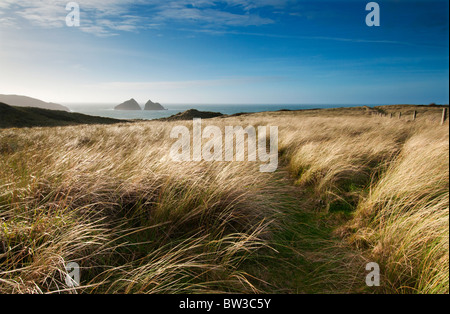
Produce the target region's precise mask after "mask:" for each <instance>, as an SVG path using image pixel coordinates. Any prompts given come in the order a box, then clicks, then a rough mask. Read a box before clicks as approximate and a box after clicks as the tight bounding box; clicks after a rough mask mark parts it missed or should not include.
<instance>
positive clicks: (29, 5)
mask: <svg viewBox="0 0 450 314" xmlns="http://www.w3.org/2000/svg"><path fill="white" fill-rule="evenodd" d="M285 2H287V1H284V0H262V1H253V0H250V1H244V0H225V1H221V2H217V1H214V0H197V1H192V0H109V1H103V0H78V1H76V3H78V4H79V5H80V8H81V27H80V30H82V31H84V32H87V33H93V34H95V35H98V36H111V35H116V34H117V33H118V32H136V31H139V30H140V29H143V28H155V27H162V26H164V25H169V24H171V23H174V22H179V23H189V24H195V25H198V26H201V27H205V28H222V27H228V26H259V25H266V24H272V23H274V21H273V20H271V19H270V18H267V17H262V16H260V15H259V14H258V13H257V12H256V11H255V10H256V9H258V8H263V7H267V6H272V7H277V8H278V7H280V6H282V5H283V4H284V3H285ZM67 3H68V1H67V0H22V1H13V0H2V2H0V14H2V13H3V14H8V16H9V19H8V21H6V20H5V23H2V25H1V26H0V27H3V28H5V27H14V26H17V25H18V24H20V22H21V21H24V20H25V21H28V22H29V23H31V24H32V25H33V26H36V27H42V28H61V27H65V17H66V15H67V13H68V12H67V11H66V9H65V8H66V4H67ZM141 9H142V10H141ZM6 22H7V23H6Z"/></svg>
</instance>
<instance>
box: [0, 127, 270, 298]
mask: <svg viewBox="0 0 450 314" xmlns="http://www.w3.org/2000/svg"><path fill="white" fill-rule="evenodd" d="M168 132H170V128H169V127H168V125H167V124H165V125H163V124H158V123H155V124H145V123H142V124H135V125H118V126H110V127H105V126H101V127H100V126H99V127H67V128H51V129H47V128H44V129H39V128H38V129H33V130H32V131H31V132H30V131H28V130H6V131H3V132H2V134H1V136H2V138H1V139H2V140H3V139H5V138H6V139H8V141H9V142H8V143H10V142H11V138H14V145H11V144H8V147H10V146H12V147H14V148H13V149H8V150H6V149H5V150H4V151H3V153H2V155H1V160H0V163H1V164H0V169H2V171H1V172H0V174H1V175H0V187H1V194H0V219H1V220H2V221H1V229H0V230H1V233H0V242H1V245H0V278H1V280H0V291H1V292H13V293H14V292H19V293H22V292H38V293H41V292H42V293H52V292H58V291H67V290H68V287H66V286H65V281H64V278H65V273H66V272H65V270H64V265H65V264H66V263H67V262H69V261H75V262H77V263H79V264H80V266H81V268H82V269H81V274H82V282H83V286H81V287H79V288H78V289H77V290H78V291H79V292H108V293H113V292H130V293H131V292H136V293H180V292H191V293H192V292H200V291H201V292H256V288H254V286H253V284H252V283H251V282H250V280H249V279H248V278H250V277H249V276H248V275H247V274H245V273H243V272H241V271H239V269H238V268H239V265H240V263H242V262H243V261H244V260H246V259H247V258H248V257H249V256H251V254H252V252H253V251H255V250H257V249H259V248H261V247H265V246H267V241H265V240H264V238H267V234H266V233H267V226H268V225H269V224H270V223H271V220H272V216H273V214H274V211H273V209H272V208H271V204H269V203H268V202H267V196H265V194H266V195H270V194H271V193H276V192H275V191H273V190H272V189H270V190H269V189H268V188H267V183H266V182H267V176H266V177H264V178H263V177H262V176H261V175H260V174H259V173H258V172H255V171H254V169H253V168H252V167H248V166H246V165H245V164H227V165H224V164H210V163H184V164H178V163H174V162H172V161H170V160H168V152H169V148H170V146H169V145H170V143H169V141H167V140H166V139H167V138H169V136H168ZM69 290H70V289H69ZM72 290H73V289H72Z"/></svg>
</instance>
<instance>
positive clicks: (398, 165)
mask: <svg viewBox="0 0 450 314" xmlns="http://www.w3.org/2000/svg"><path fill="white" fill-rule="evenodd" d="M448 174H449V138H448V129H444V128H437V129H435V130H424V131H423V132H420V133H418V134H415V135H414V136H412V137H411V138H410V139H409V140H408V141H407V142H406V144H405V146H404V148H403V150H402V152H401V154H400V156H398V158H396V160H394V161H393V162H392V163H391V164H390V165H389V167H388V169H387V171H386V173H385V174H384V176H383V177H382V178H381V179H380V180H379V181H378V182H377V183H376V184H375V185H374V186H373V187H372V189H371V191H370V193H369V195H368V197H367V198H365V199H364V200H363V201H362V202H361V203H360V204H359V206H358V210H357V213H356V217H355V221H354V226H353V227H354V228H355V230H356V233H355V234H354V235H353V236H352V237H351V240H352V241H354V242H355V243H358V244H359V245H364V246H367V247H368V249H369V251H370V252H371V255H372V256H373V257H374V258H375V259H376V260H377V261H379V262H380V264H382V265H384V274H385V280H387V281H388V285H387V286H386V287H385V291H386V292H398V293H448V292H449V276H448V274H449V241H448V239H449V177H448Z"/></svg>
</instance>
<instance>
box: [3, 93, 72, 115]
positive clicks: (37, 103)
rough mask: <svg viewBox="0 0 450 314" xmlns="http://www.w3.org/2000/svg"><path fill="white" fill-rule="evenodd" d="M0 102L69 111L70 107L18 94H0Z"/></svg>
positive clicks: (16, 105) (17, 105)
mask: <svg viewBox="0 0 450 314" xmlns="http://www.w3.org/2000/svg"><path fill="white" fill-rule="evenodd" d="M0 102H2V103H5V104H9V105H11V106H15V107H34V108H41V109H48V110H60V111H67V112H69V111H70V109H69V108H67V107H65V106H62V105H59V104H55V103H51V102H45V101H42V100H39V99H36V98H31V97H27V96H18V95H0Z"/></svg>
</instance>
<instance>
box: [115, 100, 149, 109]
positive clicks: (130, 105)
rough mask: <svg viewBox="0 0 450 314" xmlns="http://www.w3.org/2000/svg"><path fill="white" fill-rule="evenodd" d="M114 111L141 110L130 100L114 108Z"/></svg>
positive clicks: (136, 103) (134, 101)
mask: <svg viewBox="0 0 450 314" xmlns="http://www.w3.org/2000/svg"><path fill="white" fill-rule="evenodd" d="M114 110H142V108H141V106H139V104H138V102H137V101H136V100H134V98H131V99H130V100H128V101H126V102H124V103H122V104H120V105H118V106H116V107H115V108H114Z"/></svg>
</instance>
